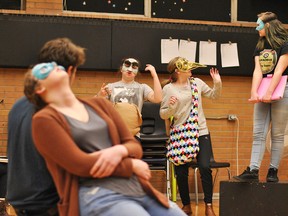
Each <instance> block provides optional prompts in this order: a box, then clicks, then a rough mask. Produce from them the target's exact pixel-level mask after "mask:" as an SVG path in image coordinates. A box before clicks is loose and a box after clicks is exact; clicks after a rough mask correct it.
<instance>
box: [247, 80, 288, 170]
mask: <svg viewBox="0 0 288 216" xmlns="http://www.w3.org/2000/svg"><path fill="white" fill-rule="evenodd" d="M270 123H271V160H270V168H276V169H278V167H279V163H280V160H281V158H282V154H283V149H284V135H285V129H286V125H287V123H288V86H287V85H286V89H285V93H284V98H283V99H281V100H279V101H275V102H273V103H262V102H260V103H257V104H255V105H254V124H253V145H252V152H251V160H250V169H251V170H253V169H259V168H260V166H261V162H262V159H263V155H264V152H265V147H266V136H267V132H268V130H269V126H270Z"/></svg>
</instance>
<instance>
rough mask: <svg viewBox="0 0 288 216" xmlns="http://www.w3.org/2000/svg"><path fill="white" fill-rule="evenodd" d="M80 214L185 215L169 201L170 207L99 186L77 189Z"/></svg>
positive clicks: (127, 215)
mask: <svg viewBox="0 0 288 216" xmlns="http://www.w3.org/2000/svg"><path fill="white" fill-rule="evenodd" d="M79 205H80V215H83V216H89V215H91V216H95V215H101V216H115V215H117V216H130V215H131V216H135V215H137V216H149V215H152V216H163V215H165V216H185V215H186V214H185V213H184V212H183V211H182V210H181V209H180V208H179V207H178V206H177V204H176V203H174V202H171V201H170V208H169V209H167V208H165V207H163V206H162V205H160V204H159V203H158V202H157V201H156V200H155V199H153V198H151V197H149V196H143V197H132V196H125V195H122V194H119V193H115V192H114V191H111V190H108V189H105V188H100V187H84V186H81V187H80V190H79Z"/></svg>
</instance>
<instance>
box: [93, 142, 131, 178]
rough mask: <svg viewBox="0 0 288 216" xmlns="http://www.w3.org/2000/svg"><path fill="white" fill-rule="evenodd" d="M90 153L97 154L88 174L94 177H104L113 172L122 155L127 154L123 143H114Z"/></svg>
mask: <svg viewBox="0 0 288 216" xmlns="http://www.w3.org/2000/svg"><path fill="white" fill-rule="evenodd" d="M91 154H93V155H97V156H98V159H97V161H96V162H95V164H94V165H93V167H92V168H91V170H90V174H91V175H92V176H93V177H94V178H104V177H107V176H110V175H111V174H112V173H113V172H114V170H115V168H116V166H117V165H118V164H119V163H120V162H121V161H122V158H123V156H124V155H125V154H127V149H126V147H125V146H123V145H115V146H112V147H110V148H106V149H102V150H100V151H96V152H93V153H91Z"/></svg>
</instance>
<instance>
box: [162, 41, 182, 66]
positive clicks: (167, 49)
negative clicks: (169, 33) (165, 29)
mask: <svg viewBox="0 0 288 216" xmlns="http://www.w3.org/2000/svg"><path fill="white" fill-rule="evenodd" d="M177 56H179V50H178V39H161V63H162V64H166V63H169V61H170V60H171V59H172V58H174V57H177Z"/></svg>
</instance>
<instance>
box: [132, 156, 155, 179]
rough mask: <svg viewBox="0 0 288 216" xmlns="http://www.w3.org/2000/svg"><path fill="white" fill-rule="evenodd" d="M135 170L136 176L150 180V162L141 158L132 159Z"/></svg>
mask: <svg viewBox="0 0 288 216" xmlns="http://www.w3.org/2000/svg"><path fill="white" fill-rule="evenodd" d="M132 167H133V172H134V173H135V175H136V176H138V177H140V178H143V179H145V180H149V179H150V178H151V171H150V168H149V166H148V164H147V163H146V162H144V161H142V160H140V159H132Z"/></svg>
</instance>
